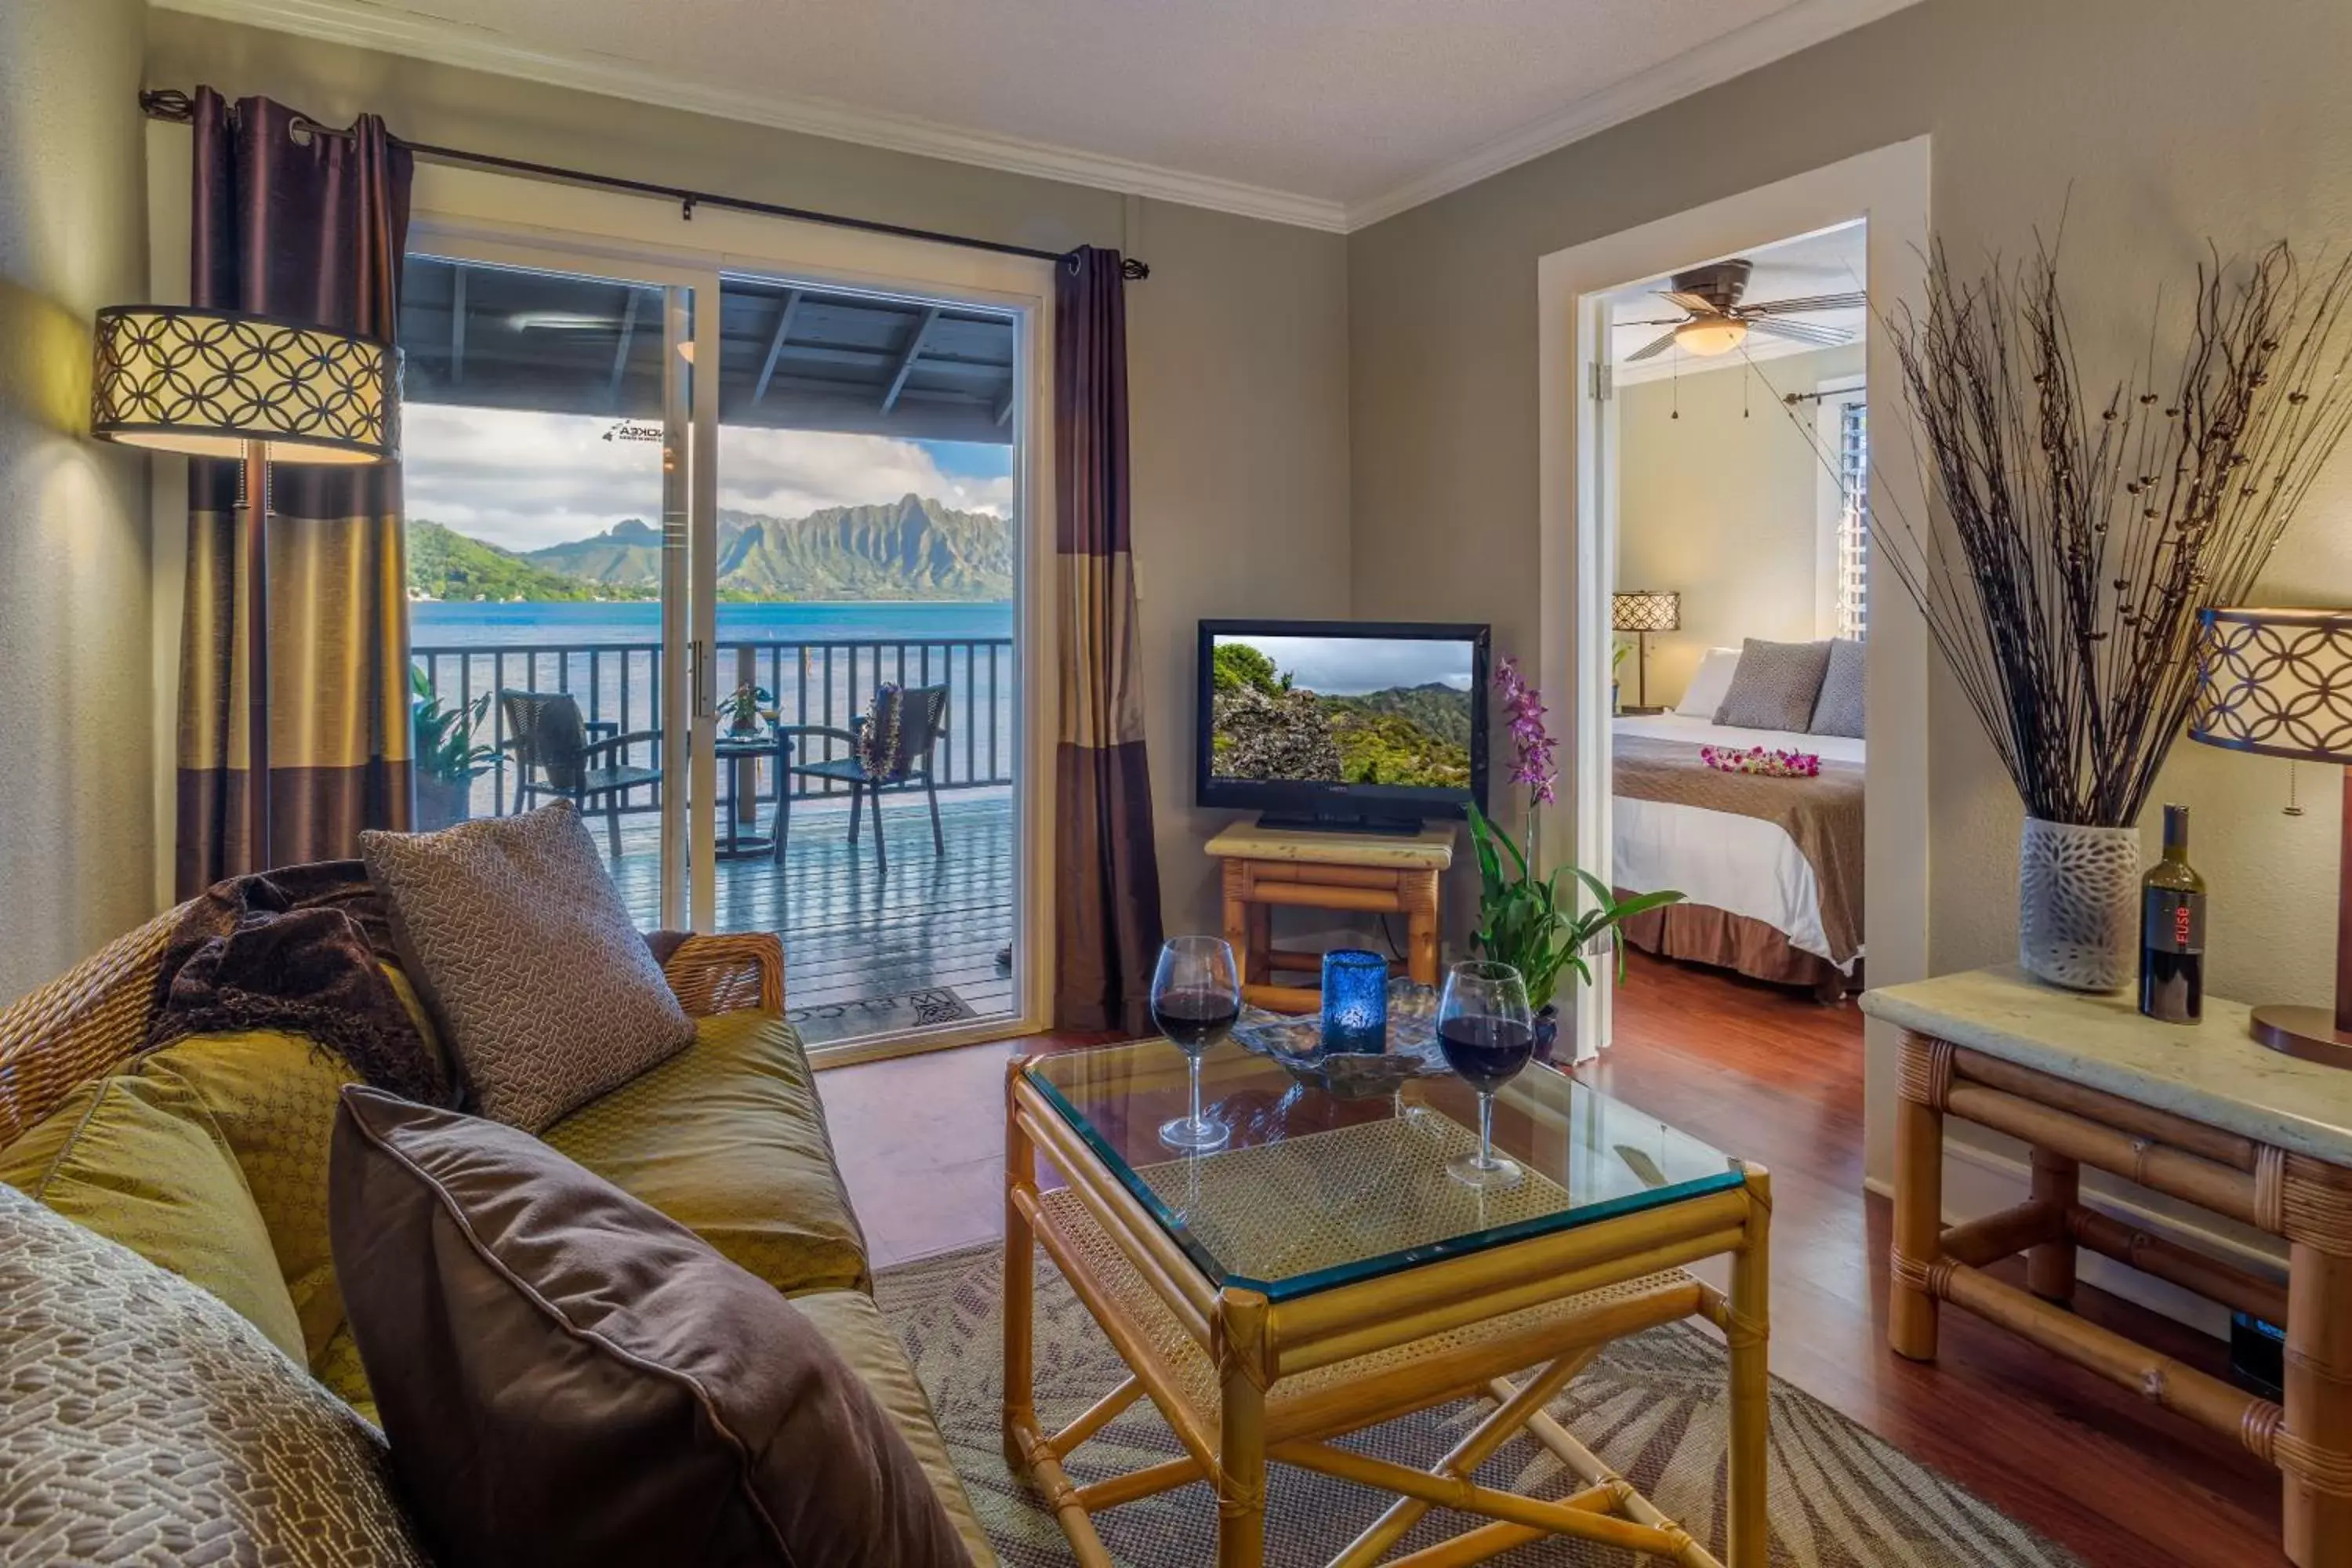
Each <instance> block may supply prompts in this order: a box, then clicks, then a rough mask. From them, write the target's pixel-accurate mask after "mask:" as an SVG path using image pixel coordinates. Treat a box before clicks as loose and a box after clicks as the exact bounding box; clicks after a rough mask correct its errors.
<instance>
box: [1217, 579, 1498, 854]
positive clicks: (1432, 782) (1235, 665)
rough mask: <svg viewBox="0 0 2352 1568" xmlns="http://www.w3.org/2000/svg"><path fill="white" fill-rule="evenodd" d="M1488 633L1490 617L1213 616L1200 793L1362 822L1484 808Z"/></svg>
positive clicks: (1307, 820)
mask: <svg viewBox="0 0 2352 1568" xmlns="http://www.w3.org/2000/svg"><path fill="white" fill-rule="evenodd" d="M1489 642H1490V637H1489V635H1488V629H1487V628H1486V627H1485V626H1452V625H1438V624H1431V623H1423V622H1369V621H1202V623H1201V645H1200V669H1199V677H1200V678H1199V690H1198V698H1197V702H1196V713H1197V719H1196V734H1195V736H1194V741H1195V745H1194V752H1193V754H1194V775H1193V777H1194V791H1193V795H1194V798H1195V800H1196V801H1197V802H1198V803H1199V804H1200V805H1204V806H1222V807H1227V808H1232V809H1236V810H1243V811H1258V812H1261V813H1263V814H1265V820H1267V821H1268V822H1270V823H1275V824H1278V825H1282V826H1302V827H1324V828H1330V829H1333V830H1335V831H1352V832H1395V833H1411V832H1413V831H1416V830H1417V829H1418V828H1419V827H1420V826H1421V824H1422V822H1423V820H1424V819H1426V818H1430V817H1454V816H1464V815H1465V810H1464V808H1465V806H1467V805H1469V804H1471V803H1472V802H1474V801H1475V803H1477V805H1478V807H1479V809H1480V810H1482V811H1483V810H1485V809H1486V661H1487V655H1488V646H1489Z"/></svg>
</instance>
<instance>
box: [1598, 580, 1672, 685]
mask: <svg viewBox="0 0 2352 1568" xmlns="http://www.w3.org/2000/svg"><path fill="white" fill-rule="evenodd" d="M1682 624H1683V596H1682V595H1680V594H1675V593H1664V592H1661V591H1659V590H1657V589H1654V588H1636V589H1634V590H1633V591H1632V592H1631V593H1625V594H1612V595H1609V629H1610V630H1612V631H1618V632H1632V633H1633V637H1634V641H1635V643H1636V644H1637V646H1638V647H1640V650H1641V651H1640V652H1639V653H1638V654H1637V655H1636V656H1635V658H1634V677H1633V679H1634V680H1635V683H1636V684H1635V688H1634V696H1633V707H1632V708H1631V709H1629V710H1628V711H1629V712H1633V713H1654V712H1655V711H1657V710H1655V709H1654V708H1652V707H1651V706H1650V634H1651V633H1652V632H1672V631H1679V630H1681V629H1682Z"/></svg>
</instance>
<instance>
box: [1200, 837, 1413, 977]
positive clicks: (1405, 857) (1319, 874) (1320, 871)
mask: <svg viewBox="0 0 2352 1568" xmlns="http://www.w3.org/2000/svg"><path fill="white" fill-rule="evenodd" d="M1209 853H1210V854H1211V855H1213V856H1214V857H1216V858H1218V859H1221V860H1223V862H1224V863H1225V871H1224V878H1225V889H1224V892H1225V940H1226V941H1227V942H1231V943H1232V944H1233V949H1234V962H1235V963H1237V964H1238V965H1239V966H1240V968H1241V980H1242V999H1243V1000H1244V1001H1245V1002H1250V1003H1254V1004H1255V1005H1258V1006H1260V1007H1265V1008H1269V1009H1271V1010H1273V1011H1275V1012H1277V1013H1311V1012H1314V1011H1316V1010H1317V1009H1318V1008H1319V1007H1321V1006H1322V1005H1323V991H1322V987H1321V985H1320V984H1316V985H1282V984H1276V983H1275V976H1276V975H1277V974H1279V973H1300V972H1302V971H1303V972H1306V973H1312V974H1316V975H1318V976H1319V975H1320V974H1321V973H1322V972H1323V955H1322V954H1321V953H1319V952H1286V951H1285V950H1283V949H1280V948H1277V947H1276V946H1275V945H1274V934H1273V933H1274V919H1273V916H1274V906H1275V905H1276V904H1288V905H1293V906H1299V907H1304V908H1308V909H1326V910H1352V911H1354V912H1357V913H1360V914H1388V915H1397V914H1401V915H1402V916H1404V917H1405V926H1406V945H1405V954H1406V957H1405V973H1407V974H1409V975H1410V976H1412V978H1413V979H1415V980H1418V981H1420V982H1421V983H1422V984H1424V985H1435V984H1437V908H1438V904H1437V888H1438V879H1439V878H1440V877H1441V876H1442V875H1444V871H1445V868H1447V867H1449V866H1451V865H1453V864H1454V825H1453V824H1452V823H1450V822H1426V823H1423V825H1422V827H1421V831H1420V832H1418V833H1415V834H1412V835H1410V836H1404V835H1391V834H1384V833H1318V832H1312V831H1306V830H1298V829H1290V828H1276V827H1267V826H1263V825H1261V824H1258V823H1255V822H1253V823H1248V824H1244V825H1240V826H1233V827H1228V828H1226V829H1225V830H1224V831H1223V833H1220V834H1218V835H1217V836H1216V837H1214V838H1212V839H1210V840H1209Z"/></svg>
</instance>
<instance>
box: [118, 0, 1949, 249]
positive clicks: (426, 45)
mask: <svg viewBox="0 0 2352 1568" xmlns="http://www.w3.org/2000/svg"><path fill="white" fill-rule="evenodd" d="M157 3H158V4H161V5H167V6H171V7H173V8H175V9H181V10H187V11H194V12H197V13H200V14H203V15H207V16H221V17H225V18H228V19H232V20H237V21H246V22H251V23H255V24H257V25H259V26H271V27H278V28H281V29H284V30H287V31H291V32H299V33H305V34H309V35H311V36H314V37H331V38H336V39H339V40H341V41H345V42H351V43H358V44H362V45H365V46H367V47H375V48H383V49H389V50H393V51H394V52H397V53H404V54H410V55H415V56H419V57H423V58H434V59H439V60H442V61H444V62H446V63H449V64H457V65H466V66H472V67H477V68H483V69H488V70H494V71H501V72H504V73H506V74H509V75H519V76H525V77H530V78H533V79H539V80H545V81H555V82H562V83H564V84H566V85H572V86H579V87H585V88H589V89H594V90H599V91H604V92H609V93H615V94H619V95H621V96H625V97H629V98H636V99H643V100H650V101H668V102H674V103H677V104H679V105H681V106H683V107H688V108H693V109H698V110H706V111H709V112H713V113H719V114H725V115H728V116H730V117H732V118H737V119H744V120H751V121H759V122H762V123H768V124H776V125H782V126H786V127H788V128H791V129H794V130H802V131H812V132H816V133H818V134H824V135H832V136H836V137H839V138H841V139H843V140H847V141H855V142H866V143H869V144H873V145H879V146H887V147H897V148H900V149H903V150H906V151H911V152H919V153H930V154H932V155H935V156H945V157H950V158H958V159H961V160H962V161H964V162H969V163H982V164H988V165H991V166H994V167H1003V168H1012V169H1017V170H1020V171H1021V172H1024V173H1032V174H1049V175H1052V176H1054V177H1057V178H1063V179H1070V180H1075V181H1078V182H1080V183H1083V184H1092V185H1099V186H1104V187H1108V188H1110V189H1116V190H1122V191H1134V192H1137V193H1139V194H1141V195H1157V196H1162V197H1165V198H1167V199H1171V200H1176V201H1187V202H1192V203H1194V204H1196V205H1205V206H1212V207H1219V208H1223V209H1226V210H1231V211H1238V212H1245V213H1250V214H1252V215H1253V216H1265V217H1272V218H1276V219H1280V220H1282V221H1286V222H1294V223H1303V224H1307V225H1310V226H1316V227H1321V228H1330V229H1341V230H1344V229H1348V228H1351V227H1358V226H1362V225H1363V224H1365V223H1370V222H1374V221H1377V220H1378V219H1379V218H1381V217H1383V216H1388V215H1390V214H1391V213H1394V212H1399V211H1402V210H1403V209H1404V208H1405V207H1408V206H1412V205H1415V204H1417V203H1419V202H1422V201H1426V200H1428V199H1430V198H1431V197H1433V196H1435V195H1443V194H1444V192H1445V191H1447V190H1451V189H1454V188H1456V187H1458V186H1460V185H1463V184H1469V183H1471V182H1472V181H1474V180H1477V179H1481V178H1484V177H1485V176H1486V175H1487V174H1493V173H1495V172H1496V171H1497V170H1499V169H1503V168H1507V167H1509V166H1510V165H1511V164H1513V163H1519V162H1523V161H1524V160H1526V159H1528V158H1530V157H1534V156H1537V155H1538V154H1540V153H1545V152H1549V151H1550V150H1552V149H1553V148H1556V147H1559V146H1564V145H1566V144H1567V143H1568V142H1572V141H1574V140H1576V139H1577V138H1579V137H1580V136H1585V135H1590V134H1591V133H1592V132H1596V131H1599V130H1601V129H1603V128H1605V127H1606V126H1609V125H1612V124H1615V123H1617V122H1619V121H1623V120H1627V119H1630V118H1632V117H1633V116H1634V115H1636V114H1640V113H1643V112H1646V111H1647V110H1651V109H1654V108H1656V107H1658V106H1659V105H1661V104H1664V103H1667V102H1671V101H1672V100H1675V99H1676V98H1679V97H1683V96H1685V95H1686V94H1688V93H1691V92H1695V91H1697V90H1699V89H1702V88H1705V87H1707V86H1711V85H1713V84H1714V83H1716V82H1718V81H1722V80H1726V79H1729V78H1730V77H1732V76H1736V75H1738V74H1739V73H1741V72H1743V71H1746V70H1750V69H1753V68H1756V67H1757V66H1759V65H1762V64H1765V63H1767V62H1768V61H1769V60H1772V59H1776V58H1780V56H1783V55H1786V54H1790V53H1792V52H1794V51H1795V50H1797V49H1801V48H1803V47H1807V46H1809V45H1811V44H1813V43H1816V42H1819V41H1820V40H1821V39H1822V38H1825V37H1832V36H1833V35H1834V34H1837V33H1840V32H1843V31H1845V30H1847V29H1848V28H1851V27H1854V26H1860V25H1861V24H1863V23H1864V22H1867V21H1870V20H1873V19H1874V18H1875V17H1877V16H1883V15H1885V14H1886V13H1888V12H1891V11H1894V10H1897V9H1899V8H1901V7H1902V6H1903V5H1908V4H1912V3H1914V0H1443V3H1437V4H1433V3H1432V0H1159V3H1156V4H1155V3H1153V0H859V3H858V4H855V5H850V4H840V3H837V0H836V3H831V4H828V3H825V0H661V3H657V4H651V5H648V4H645V3H644V0H408V3H405V4H402V5H381V4H375V3H373V0H157ZM182 85H185V84H182Z"/></svg>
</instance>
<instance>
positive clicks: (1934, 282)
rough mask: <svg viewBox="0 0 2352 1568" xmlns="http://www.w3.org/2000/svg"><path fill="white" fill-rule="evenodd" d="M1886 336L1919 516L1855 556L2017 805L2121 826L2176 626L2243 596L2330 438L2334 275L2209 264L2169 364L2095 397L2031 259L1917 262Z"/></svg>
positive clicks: (2176, 650)
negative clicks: (1900, 589)
mask: <svg viewBox="0 0 2352 1568" xmlns="http://www.w3.org/2000/svg"><path fill="white" fill-rule="evenodd" d="M1886 324H1887V326H1888V327H1890V328H1891V329H1892V331H1893V333H1894V336H1895V344H1896V350H1897V353H1898V354H1899V356H1900V358H1901V361H1902V365H1903V385H1904V392H1905V395H1906V401H1907V402H1908V405H1909V409H1910V413H1911V415H1912V416H1913V418H1914V421H1915V423H1916V431H1915V436H1914V439H1915V440H1916V442H1918V443H1919V457H1920V472H1921V474H1922V475H1923V477H1924V480H1925V482H1926V483H1927V487H1928V490H1929V501H1930V504H1929V505H1928V507H1927V509H1926V510H1927V520H1926V521H1924V522H1923V521H1921V520H1920V519H1918V518H1916V517H1912V516H1907V515H1903V509H1900V508H1887V507H1882V508H1881V509H1879V510H1881V520H1880V521H1879V524H1878V526H1877V528H1876V529H1875V530H1874V538H1873V540H1872V548H1873V549H1874V551H1877V552H1881V553H1883V555H1884V557H1885V560H1886V562H1887V563H1888V564H1889V565H1890V566H1891V567H1892V568H1893V569H1894V571H1895V574H1896V575H1897V576H1898V577H1899V578H1900V579H1901V580H1902V582H1903V584H1904V585H1905V586H1906V588H1908V589H1909V590H1910V593H1911V595H1912V597H1913V598H1915V599H1916V600H1917V601H1918V604H1919V606H1920V609H1921V610H1922V611H1923V612H1924V613H1925V615H1926V617H1927V626H1928V628H1929V630H1930V631H1931V632H1932V633H1933V635H1934V637H1935V639H1936V642H1937V646H1938V647H1940V648H1941V649H1942V650H1943V653H1944V657H1945V658H1947V659H1948V660H1949V662H1950V664H1951V668H1952V669H1953V671H1954V673H1955V674H1956V675H1958V678H1959V682H1960V685H1961V688H1962V689H1964V690H1965V691H1966V692H1967V693H1968V698H1969V703H1970V704H1971V705H1972V706H1973V707H1974V708H1975V710H1976V712H1977V716H1978V718H1979V720H1981V721H1983V724H1984V728H1985V732H1986V733H1987V734H1988V735H1990V737H1991V739H1992V742H1993V745H1994V747H1995V748H1996V749H1997V750H1998V751H1999V752H2000V757H2001V761H2002V763H2004V764H2005V765H2006V766H2007V767H2008V769H2009V773H2010V776H2011V778H2012V779H2013V780H2015V781H2016V784H2017V789H2018V793H2019V795H2021V796H2022V797H2023V798H2024V802H2025V807H2026V810H2027V811H2028V812H2030V813H2031V814H2032V815H2033V816H2038V817H2041V818H2042V819H2044V820H2046V821H2051V822H2066V823H2079V824H2088V825H2093V826H2127V825H2129V824H2131V823H2133V822H2134V821H2136V820H2137V818H2138V816H2139V813H2140V808H2141V806H2142V805H2144V804H2145V803H2146V801H2147V795H2148V792H2149V790H2150V789H2151V788H2152V787H2154V784H2155V782H2156V774H2157V770H2158V768H2159V767H2161V766H2162V765H2163V763H2164V757H2165V753H2166V752H2167V751H2168V750H2169V749H2170V746H2171V743H2172V741H2173V738H2174V737H2175V736H2176V735H2178V734H2179V732H2180V729H2181V726H2182V724H2183V723H2184V721H2186V720H2187V717H2188V712H2189V700H2190V698H2191V696H2192V695H2193V692H2194V689H2195V677H2196V667H2195V660H2194V658H2193V651H2192V650H2193V643H2194V637H2195V631H2196V612H2197V610H2198V609H2199V608H2200V606H2203V605H2231V604H2239V603H2242V602H2243V601H2244V600H2245V598H2246V596H2247V595H2248V594H2250V593H2251V591H2252V588H2253V585H2254V579H2255V577H2256V576H2257V575H2258V574H2260V573H2261V572H2262V569H2263V564H2264V563H2266V562H2268V561H2269V559H2270V556H2271V552H2272V551H2273V549H2274V548H2275V547H2276V546H2277V544H2278V542H2279V538H2280V536H2281V535H2282V534H2283V533H2284V531H2285V530H2286V527H2287V525H2288V523H2289V522H2290V521H2293V520H2294V515H2295V511H2296V509H2297V507H2298V506H2300V505H2301V503H2302V501H2303V500H2304V497H2305V493H2306V492H2307V491H2308V490H2309V489H2310V487H2311V483H2312V480H2313V479H2315V477H2316V476H2317V474H2318V472H2319V470H2320V468H2322V466H2323V465H2325V463H2326V460H2327V458H2328V457H2329V455H2330V454H2331V453H2332V452H2333V451H2334V450H2335V449H2336V444H2337V443H2338V442H2339V441H2340V440H2341V439H2342V438H2343V437H2344V435H2345V432H2346V429H2347V426H2352V258H2347V261H2346V262H2344V263H2343V264H2340V265H2338V266H2337V267H2336V268H2335V269H2334V270H2333V271H2331V272H2326V273H2324V274H2321V275H2318V276H2315V277H2307V276H2305V274H2304V273H2303V272H2302V271H2300V270H2299V269H2298V268H2297V267H2296V265H2295V261H2294V256H2293V254H2292V252H2291V251H2290V250H2289V249H2288V247H2286V246H2285V245H2284V244H2281V245H2277V246H2273V247H2272V248H2271V249H2269V250H2268V251H2266V252H2264V253H2263V255H2262V256H2261V257H2259V258H2256V259H2254V260H2253V261H2252V262H2249V263H2238V264H2231V265H2225V264H2223V262H2222V261H2221V258H2219V257H2218V256H2216V257H2215V258H2214V259H2213V261H2212V262H2211V264H2210V266H2200V268H2198V278H2197V293H2196V298H2195V300H2194V314H2193V317H2192V319H2191V321H2190V322H2189V336H2188V342H2187V346H2186V348H2185V351H2184V352H2183V353H2182V356H2181V361H2180V363H2179V368H2178V370H2177V371H2174V372H2172V373H2171V374H2168V375H2166V376H2164V377H2162V378H2161V379H2160V378H2159V377H2158V374H2157V370H2156V364H2155V360H2156V352H2155V350H2154V348H2153V347H2152V346H2151V348H2150V350H2149V352H2148V355H2147V359H2146V360H2145V361H2144V362H2143V363H2142V364H2141V366H2140V367H2139V369H2138V371H2137V373H2136V374H2133V375H2131V376H2127V377H2125V378H2123V379H2120V380H2118V381H2117V382H2116V384H2114V385H2113V386H2112V388H2110V389H2108V390H2106V391H2105V393H2104V394H2103V395H2102V394H2100V393H2098V392H2096V391H2092V392H2090V393H2087V394H2086V392H2085V389H2084V374H2083V372H2082V370H2081V368H2080V367H2079V366H2078V365H2077V364H2076V363H2075V356H2074V342H2073V339H2072V337H2071V336H2070V334H2069V332H2068V330H2067V324H2066V312H2065V309H2064V306H2063V304H2062V303H2061V302H2060V299H2059V291H2058V262H2057V258H2056V256H2055V255H2054V254H2053V252H2052V251H2051V250H2050V249H2049V248H2048V247H2043V248H2042V249H2041V250H2039V251H2038V252H2037V253H2036V255H2035V256H2034V257H2033V258H2032V259H2030V260H2027V261H2024V262H2021V263H2019V264H2017V265H2016V266H2014V267H2008V266H2003V265H2002V264H2000V263H1999V262H1998V261H1996V262H1994V263H1993V264H1992V265H1991V266H1990V267H1989V268H1988V270H1987V272H1986V273H1985V275H1984V276H1983V277H1981V278H1979V279H1974V280H1963V279H1959V278H1958V277H1956V276H1955V275H1954V272H1953V270H1952V267H1951V264H1950V261H1949V259H1948V258H1947V257H1946V256H1945V255H1944V253H1943V251H1942V250H1941V248H1940V247H1938V249H1937V252H1936V253H1935V255H1934V256H1933V257H1932V258H1930V266H1929V270H1928V289H1927V314H1926V316H1925V318H1924V319H1921V318H1918V317H1916V316H1915V315H1914V314H1913V313H1912V312H1910V311H1909V310H1903V311H1901V312H1899V313H1898V314H1897V315H1896V316H1895V318H1894V319H1893V320H1890V321H1888V322H1887V323H1886ZM2151 343H2153V334H2152V335H2151ZM1890 511H1891V512H1894V513H1895V516H1893V517H1891V518H1890V517H1888V516H1887V515H1886V514H1887V513H1888V512H1890ZM1889 521H1893V522H1894V523H1895V526H1893V527H1889V526H1887V522H1889Z"/></svg>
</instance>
